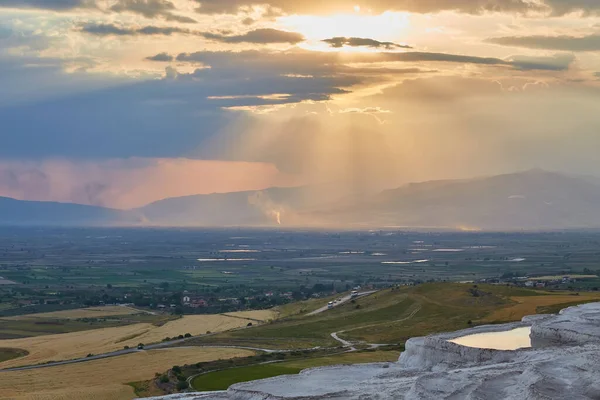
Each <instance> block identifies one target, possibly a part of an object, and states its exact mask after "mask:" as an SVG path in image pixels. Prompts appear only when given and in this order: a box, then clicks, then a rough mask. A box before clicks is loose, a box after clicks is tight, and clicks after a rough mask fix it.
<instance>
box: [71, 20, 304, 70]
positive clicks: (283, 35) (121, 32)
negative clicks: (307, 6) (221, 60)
mask: <svg viewBox="0 0 600 400" xmlns="http://www.w3.org/2000/svg"><path fill="white" fill-rule="evenodd" d="M79 29H80V30H81V31H82V32H85V33H88V34H91V35H96V36H154V35H164V36H170V35H173V34H183V35H194V36H201V37H203V38H205V39H208V40H214V41H218V42H223V43H255V44H273V43H289V44H296V43H299V42H302V41H304V36H302V35H301V34H299V33H295V32H287V31H280V30H277V29H256V30H253V31H250V32H247V33H244V34H241V35H225V34H222V33H212V32H199V31H193V30H190V29H185V28H179V27H169V26H152V25H150V26H144V27H122V26H118V25H115V24H96V23H88V24H84V25H82V26H80V28H79ZM157 61H163V60H157Z"/></svg>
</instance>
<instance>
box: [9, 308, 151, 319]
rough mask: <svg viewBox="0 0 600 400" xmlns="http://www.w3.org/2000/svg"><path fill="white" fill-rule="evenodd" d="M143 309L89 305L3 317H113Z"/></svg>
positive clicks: (138, 311) (137, 312)
mask: <svg viewBox="0 0 600 400" xmlns="http://www.w3.org/2000/svg"><path fill="white" fill-rule="evenodd" d="M144 312H145V311H142V310H137V309H135V308H131V307H123V306H106V307H90V308H78V309H75V310H65V311H55V312H48V313H40V314H28V315H18V316H15V317H8V318H4V319H10V320H24V319H36V318H50V319H78V318H102V317H114V316H119V315H132V314H140V313H144Z"/></svg>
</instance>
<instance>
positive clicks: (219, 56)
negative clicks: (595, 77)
mask: <svg viewBox="0 0 600 400" xmlns="http://www.w3.org/2000/svg"><path fill="white" fill-rule="evenodd" d="M234 58H237V59H238V60H239V61H241V60H243V62H244V64H245V65H247V66H248V67H252V68H253V69H259V68H264V67H265V66H266V64H270V65H278V66H279V67H281V68H282V69H285V73H286V74H300V75H307V71H308V70H311V71H313V72H317V73H331V72H333V71H337V72H340V71H341V70H342V69H345V70H346V72H349V71H351V68H349V67H346V66H347V65H348V64H351V63H365V64H369V63H371V64H375V63H385V62H415V63H419V62H423V63H425V62H444V63H456V64H478V65H489V66H507V67H513V68H515V69H520V70H536V69H537V70H548V71H562V70H567V69H568V68H569V66H570V64H571V63H572V62H573V61H574V60H575V58H574V57H573V56H572V55H556V56H553V57H527V56H519V55H517V56H513V57H511V58H510V59H507V60H504V59H500V58H494V57H477V56H466V55H458V54H448V53H428V52H418V51H411V52H404V53H389V52H383V53H361V54H344V56H343V57H342V56H341V55H340V54H338V53H332V52H316V51H291V52H290V51H288V52H259V51H243V52H235V53H234V52H196V53H181V54H179V55H178V56H177V61H182V62H192V63H193V62H197V63H204V64H207V65H212V64H211V63H217V64H219V65H224V64H225V63H228V62H236V61H235V60H234ZM342 60H343V61H342ZM307 65H310V67H307ZM224 66H225V65H224ZM319 71H320V72H319ZM308 75H312V74H310V73H309V74H308Z"/></svg>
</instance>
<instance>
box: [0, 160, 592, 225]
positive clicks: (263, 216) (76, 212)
mask: <svg viewBox="0 0 600 400" xmlns="http://www.w3.org/2000/svg"><path fill="white" fill-rule="evenodd" d="M598 182H600V181H598ZM332 192H333V191H332ZM340 199H343V200H340ZM0 223H1V224H32V225H33V224H42V225H47V224H57V225H111V224H113V225H114V224H120V225H163V226H167V225H170V226H275V225H277V224H278V223H281V224H282V225H284V226H307V227H310V226H312V227H327V226H332V227H363V226H364V227H366V226H370V227H385V226H406V227H432V228H435V227H437V228H450V229H482V230H519V229H560V228H600V183H596V182H595V181H594V180H593V179H591V178H590V177H575V176H568V175H564V174H560V173H556V172H548V171H543V170H530V171H525V172H519V173H512V174H504V175H496V176H491V177H481V178H473V179H462V180H442V181H428V182H421V183H411V184H407V185H404V186H401V187H399V188H396V189H391V190H385V191H383V192H380V193H377V194H375V195H372V196H367V197H366V198H365V197H364V196H360V197H358V196H357V197H354V198H353V197H352V196H348V195H347V194H344V195H343V196H341V197H340V196H338V197H335V196H334V195H333V194H331V193H327V191H326V190H325V189H324V188H323V187H318V188H317V189H315V188H311V187H293V188H270V189H266V190H259V191H246V192H233V193H215V194H207V195H193V196H186V197H177V198H169V199H165V200H161V201H158V202H154V203H151V204H149V205H147V206H144V207H141V208H137V209H133V210H128V211H120V210H113V209H108V208H101V207H94V206H83V205H78V204H67V203H51V202H27V201H19V200H14V199H8V198H0Z"/></svg>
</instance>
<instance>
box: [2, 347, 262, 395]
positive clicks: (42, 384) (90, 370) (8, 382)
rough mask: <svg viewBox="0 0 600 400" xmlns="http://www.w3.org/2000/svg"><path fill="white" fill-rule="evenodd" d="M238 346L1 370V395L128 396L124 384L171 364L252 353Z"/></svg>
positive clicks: (157, 351) (159, 351)
mask: <svg viewBox="0 0 600 400" xmlns="http://www.w3.org/2000/svg"><path fill="white" fill-rule="evenodd" d="M252 354H253V352H251V351H248V350H237V349H201V348H178V349H162V350H149V351H142V352H138V353H135V354H129V355H125V356H121V357H116V358H108V359H105V360H96V361H90V362H86V363H82V364H73V365H64V366H56V367H51V368H43V369H38V370H30V371H18V372H1V373H0V374H2V375H1V379H0V393H1V396H2V398H10V399H14V400H46V399H48V400H50V399H61V400H81V399H94V400H130V399H133V398H135V397H136V396H135V394H134V390H133V388H132V387H131V386H129V385H127V384H128V383H130V382H136V381H140V380H144V379H149V378H151V377H153V376H154V375H155V373H157V372H162V371H164V370H166V369H168V368H170V367H172V366H173V365H177V364H185V363H196V362H201V361H212V360H217V359H228V358H234V357H247V356H251V355H252Z"/></svg>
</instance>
